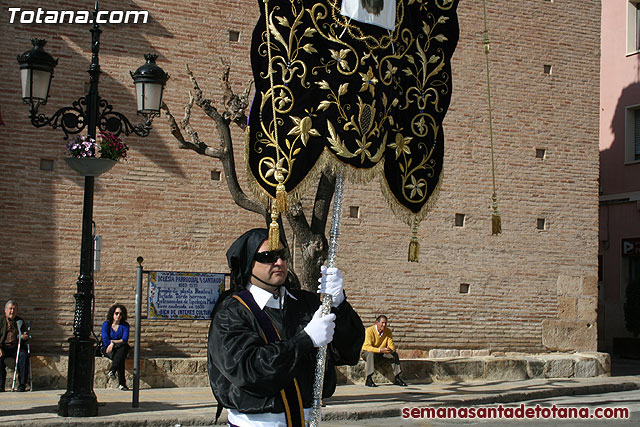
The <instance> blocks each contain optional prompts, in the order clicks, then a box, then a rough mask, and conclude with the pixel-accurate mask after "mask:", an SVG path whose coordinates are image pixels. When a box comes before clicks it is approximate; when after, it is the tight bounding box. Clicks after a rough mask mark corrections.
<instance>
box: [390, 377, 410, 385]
mask: <svg viewBox="0 0 640 427" xmlns="http://www.w3.org/2000/svg"><path fill="white" fill-rule="evenodd" d="M393 384H395V385H399V386H400V387H406V386H407V383H405V382H404V381H402V378H400V375H396V379H395V381H394V382H393Z"/></svg>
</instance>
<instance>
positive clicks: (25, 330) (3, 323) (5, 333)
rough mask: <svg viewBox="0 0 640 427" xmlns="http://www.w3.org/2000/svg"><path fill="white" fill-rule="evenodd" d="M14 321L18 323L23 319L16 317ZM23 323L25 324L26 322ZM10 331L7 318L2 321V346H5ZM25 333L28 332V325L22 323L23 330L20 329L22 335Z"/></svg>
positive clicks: (0, 331) (0, 327) (0, 323)
mask: <svg viewBox="0 0 640 427" xmlns="http://www.w3.org/2000/svg"><path fill="white" fill-rule="evenodd" d="M13 320H14V321H15V322H16V323H17V322H18V320H22V317H20V316H16V317H15V318H14V319H13ZM22 321H23V322H24V320H22ZM17 327H18V325H17V324H16V328H17ZM8 330H9V327H8V325H7V317H6V316H5V317H4V319H2V320H0V345H3V344H4V340H5V338H6V337H7V332H8ZM25 332H27V325H26V323H22V328H20V334H21V335H22V334H23V333H25Z"/></svg>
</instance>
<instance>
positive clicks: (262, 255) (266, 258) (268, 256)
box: [253, 248, 287, 264]
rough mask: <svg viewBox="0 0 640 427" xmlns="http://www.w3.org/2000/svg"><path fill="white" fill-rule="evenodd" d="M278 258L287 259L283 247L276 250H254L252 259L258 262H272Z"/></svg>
mask: <svg viewBox="0 0 640 427" xmlns="http://www.w3.org/2000/svg"><path fill="white" fill-rule="evenodd" d="M278 258H280V259H281V260H283V261H286V260H287V251H286V250H285V249H284V248H283V249H278V250H277V251H264V252H256V255H255V256H254V257H253V259H254V260H255V261H257V262H259V263H260V264H273V263H274V262H276V261H277V260H278Z"/></svg>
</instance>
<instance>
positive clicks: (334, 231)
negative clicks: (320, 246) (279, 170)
mask: <svg viewBox="0 0 640 427" xmlns="http://www.w3.org/2000/svg"><path fill="white" fill-rule="evenodd" d="M343 190H344V180H343V178H342V172H341V171H338V173H337V174H336V190H335V193H334V195H333V217H332V218H331V231H330V233H329V256H328V259H327V267H335V266H336V257H337V255H338V236H339V234H340V216H341V215H342V194H343ZM331 302H332V299H331V295H329V294H322V314H323V315H325V314H328V313H329V312H330V311H331ZM326 363H327V346H326V345H325V346H322V347H320V348H319V349H318V354H317V356H316V372H315V381H314V383H313V407H312V408H311V420H310V426H311V427H316V426H318V425H320V419H321V414H320V410H321V407H322V388H323V387H322V386H323V383H324V368H325V366H326Z"/></svg>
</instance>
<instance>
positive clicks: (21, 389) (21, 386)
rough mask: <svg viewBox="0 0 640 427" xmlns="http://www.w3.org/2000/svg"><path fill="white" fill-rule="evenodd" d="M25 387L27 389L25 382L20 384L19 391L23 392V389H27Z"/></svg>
mask: <svg viewBox="0 0 640 427" xmlns="http://www.w3.org/2000/svg"><path fill="white" fill-rule="evenodd" d="M25 389H26V387H25V386H24V384H20V385H19V386H18V391H19V392H23V391H25Z"/></svg>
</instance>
